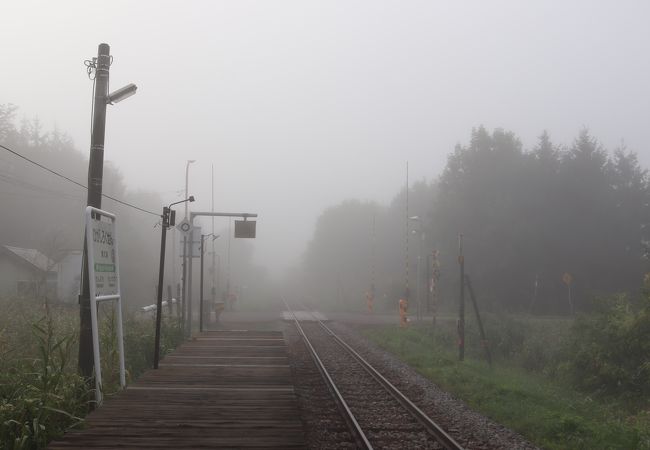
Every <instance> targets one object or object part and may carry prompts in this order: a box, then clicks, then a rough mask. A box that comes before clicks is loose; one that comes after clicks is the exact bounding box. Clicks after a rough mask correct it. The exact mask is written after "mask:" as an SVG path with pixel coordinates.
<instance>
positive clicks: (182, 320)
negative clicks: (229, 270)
mask: <svg viewBox="0 0 650 450" xmlns="http://www.w3.org/2000/svg"><path fill="white" fill-rule="evenodd" d="M194 162H196V160H195V159H188V160H187V162H186V163H185V198H187V196H188V192H187V191H188V187H189V175H190V164H192V163H194ZM187 206H188V205H187V203H185V217H184V218H185V219H187ZM190 245H192V243H191V242H190ZM190 253H191V252H190ZM182 266H183V267H182V272H183V278H182V280H181V285H182V287H181V289H182V291H183V294H182V295H181V300H182V301H183V304H182V306H181V328H182V329H183V332H184V330H185V310H186V308H187V302H186V301H185V299H186V298H187V283H186V281H185V280H186V279H187V235H184V236H183V263H182Z"/></svg>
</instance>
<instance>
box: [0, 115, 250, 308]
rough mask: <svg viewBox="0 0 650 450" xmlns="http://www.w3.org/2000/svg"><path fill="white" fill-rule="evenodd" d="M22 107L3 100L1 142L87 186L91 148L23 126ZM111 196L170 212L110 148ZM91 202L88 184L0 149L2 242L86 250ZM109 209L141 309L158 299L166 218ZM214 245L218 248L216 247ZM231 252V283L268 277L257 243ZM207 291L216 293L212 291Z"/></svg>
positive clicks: (130, 289)
mask: <svg viewBox="0 0 650 450" xmlns="http://www.w3.org/2000/svg"><path fill="white" fill-rule="evenodd" d="M17 110H18V108H17V107H16V106H14V105H11V104H0V144H3V145H5V146H7V147H9V148H10V149H12V150H14V151H16V152H18V153H20V154H21V155H23V156H25V157H27V158H29V159H31V160H33V161H36V162H38V163H39V164H42V165H43V166H46V167H48V168H50V169H52V170H54V171H56V172H58V173H60V174H62V175H64V176H66V177H68V178H70V179H72V180H74V181H77V182H79V183H81V184H83V185H86V183H87V178H88V154H87V152H83V153H82V152H80V151H79V150H78V149H77V148H75V146H74V143H73V142H72V140H71V139H70V137H69V136H68V135H66V134H65V133H64V132H61V131H59V130H57V129H55V130H52V131H46V130H44V128H43V126H42V124H41V123H40V121H39V120H38V119H37V118H34V119H22V120H21V121H20V123H18V120H17V117H16V116H17ZM179 172H180V170H179ZM182 184H183V180H182V179H180V178H179V180H177V181H176V182H173V181H170V191H171V190H174V188H176V187H178V186H180V185H182ZM103 193H104V194H108V195H110V196H112V197H115V198H118V199H120V200H122V201H124V202H127V203H130V204H132V205H135V206H137V207H139V208H143V209H145V210H148V211H150V212H153V213H156V214H160V213H161V211H162V206H163V199H162V198H161V196H160V195H159V194H158V193H155V192H151V191H143V190H138V191H133V190H130V189H128V187H127V185H126V184H125V181H124V179H123V177H122V175H121V173H120V171H119V169H118V168H117V167H115V166H114V165H113V164H112V163H111V162H110V146H109V147H107V149H106V153H105V161H104V179H103ZM86 199H87V191H86V189H84V188H82V187H79V186H77V185H75V184H72V183H70V182H69V181H66V180H64V179H62V178H60V177H57V176H55V175H53V174H51V173H48V172H46V171H44V170H43V169H42V168H39V167H37V166H35V165H33V164H30V163H29V162H27V161H25V160H23V159H21V158H19V157H17V156H16V155H13V154H11V153H9V152H7V151H5V150H4V149H0V206H1V209H2V214H0V245H11V246H17V247H25V248H35V249H38V250H40V251H41V252H43V253H44V254H46V255H48V256H49V257H50V258H51V259H52V260H53V261H55V262H56V261H58V260H59V259H61V258H62V257H63V256H64V255H65V253H66V252H67V251H69V250H81V249H82V248H83V213H84V210H85V207H86ZM102 207H103V208H104V209H106V210H108V211H111V212H113V213H115V214H116V215H117V218H118V232H119V251H120V272H121V285H122V294H123V297H124V301H125V304H126V305H127V307H136V306H143V305H146V304H151V303H154V301H155V293H156V291H155V288H156V285H157V282H158V264H159V255H160V253H159V252H160V217H158V216H157V215H154V214H147V213H144V212H142V211H139V210H136V209H134V208H131V207H127V206H124V205H121V204H119V203H116V202H114V201H113V200H111V199H107V198H103V199H102ZM178 217H180V218H181V219H182V211H180V214H179V215H178ZM179 220H180V219H179ZM217 226H218V227H220V228H223V230H222V231H221V235H222V237H221V239H219V241H217V244H218V250H217V252H219V253H220V255H219V257H218V258H217V263H218V262H221V264H220V266H221V267H220V268H221V272H222V273H221V279H222V289H225V281H226V277H227V273H228V271H227V260H226V257H225V255H226V250H227V240H228V239H227V236H228V234H227V233H228V230H227V225H226V228H224V224H223V223H218V224H217ZM203 232H204V233H209V231H205V229H204V231H203ZM174 239H177V240H179V241H180V236H179V233H168V241H167V252H166V255H167V256H166V257H167V265H166V275H165V285H167V284H174V281H173V279H172V277H173V275H174V274H175V275H176V279H177V280H178V281H180V269H179V268H178V264H179V262H177V263H176V266H177V267H176V270H174V268H173V263H172V261H173V259H172V258H173V256H174V243H173V240H174ZM175 245H176V254H175V256H176V259H177V260H180V256H179V255H180V253H181V249H180V244H179V243H176V244H175ZM207 248H209V249H211V246H207ZM231 256H232V261H233V263H232V265H231V266H232V267H231V270H230V272H231V276H232V281H231V284H232V285H233V286H234V287H238V286H239V285H243V284H244V283H245V282H246V281H247V280H248V278H247V279H246V280H244V281H241V280H240V279H239V278H238V277H240V278H241V277H244V276H245V274H246V276H248V275H249V274H250V273H251V272H254V274H253V275H250V277H252V279H253V280H259V279H261V278H262V274H261V270H260V269H259V268H254V267H253V264H252V248H250V244H248V243H242V242H233V243H232V249H231ZM207 261H208V262H207V263H206V265H210V266H209V267H210V268H211V261H212V258H211V257H208V260H207ZM217 268H219V267H216V268H215V269H217ZM194 269H195V271H196V272H195V274H194V280H196V283H195V292H198V280H199V272H198V269H199V264H198V260H197V263H196V264H194ZM207 270H208V269H207V268H206V271H207ZM207 289H208V292H209V289H210V288H209V287H208V288H207ZM233 289H234V288H233ZM165 292H166V289H165ZM173 292H174V293H175V290H174V291H173ZM195 297H198V294H197V295H195Z"/></svg>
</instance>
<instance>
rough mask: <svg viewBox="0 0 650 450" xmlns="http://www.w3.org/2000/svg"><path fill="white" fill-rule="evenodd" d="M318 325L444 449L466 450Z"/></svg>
mask: <svg viewBox="0 0 650 450" xmlns="http://www.w3.org/2000/svg"><path fill="white" fill-rule="evenodd" d="M318 324H319V325H320V326H321V327H323V329H324V330H325V331H326V332H327V333H329V334H330V335H331V336H332V337H333V338H334V340H335V341H336V342H337V343H338V344H339V345H340V346H341V347H343V348H344V349H345V350H347V352H348V353H349V354H350V355H352V356H353V357H354V359H356V360H357V362H359V364H361V366H362V367H363V368H364V369H365V370H366V372H368V373H369V374H370V375H371V376H372V377H373V378H374V379H375V380H377V382H378V383H379V384H381V385H382V387H383V388H384V389H386V391H387V392H388V393H389V394H390V395H392V396H393V398H395V400H397V401H398V402H399V404H400V405H402V406H403V407H404V409H406V410H407V411H409V412H410V413H411V415H412V416H413V417H415V418H416V419H417V420H418V422H420V423H421V424H422V426H424V428H426V430H427V432H428V433H429V434H430V435H431V436H433V437H434V438H435V439H436V441H438V443H439V444H440V445H442V446H443V447H444V448H446V449H448V450H464V449H463V447H462V446H461V445H460V444H459V443H458V442H456V441H455V440H454V438H452V437H451V436H450V435H449V434H447V432H446V431H445V430H443V429H442V428H441V427H440V426H439V425H438V424H437V423H435V422H434V421H433V420H432V419H431V418H430V417H429V416H427V415H426V413H425V412H424V411H422V410H421V409H420V408H418V407H417V405H416V404H415V403H413V402H412V401H411V400H409V399H408V397H406V396H405V395H404V394H403V393H402V391H400V390H399V389H398V388H397V387H395V385H393V384H392V383H391V382H390V381H388V380H387V379H386V378H385V377H384V376H383V375H382V374H381V373H379V371H378V370H377V369H375V368H374V367H373V366H372V365H371V364H370V363H369V362H368V361H366V360H365V359H364V358H363V356H361V355H360V354H359V353H357V352H356V351H355V350H354V349H353V348H352V347H350V346H349V345H348V344H347V343H346V342H345V341H344V340H343V339H341V338H340V337H339V336H337V335H336V333H334V332H333V331H332V330H331V329H330V328H329V327H328V326H327V325H325V324H324V323H323V321H321V320H318Z"/></svg>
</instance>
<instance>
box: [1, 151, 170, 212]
mask: <svg viewBox="0 0 650 450" xmlns="http://www.w3.org/2000/svg"><path fill="white" fill-rule="evenodd" d="M0 148H3V149H5V150H6V151H8V152H9V153H12V154H13V155H15V156H17V157H19V158H21V159H24V160H25V161H27V162H29V163H31V164H34V165H35V166H37V167H40V168H41V169H43V170H45V171H47V172H50V173H51V174H53V175H56V176H57V177H60V178H63V179H64V180H66V181H69V182H70V183H72V184H74V185H77V186H79V187H81V188H83V189H88V186H86V185H84V184H81V183H79V182H78V181H75V180H73V179H72V178H69V177H66V176H65V175H63V174H62V173H59V172H57V171H56V170H53V169H50V168H49V167H46V166H44V165H43V164H40V163H38V162H36V161H34V160H32V159H30V158H28V157H26V156H24V155H21V154H20V153H18V152H17V151H15V150H12V149H10V148H9V147H6V146H4V145H2V144H0ZM102 197H106V198H108V199H110V200H113V201H114V202H116V203H119V204H120V205H124V206H128V207H129V208H133V209H136V210H138V211H141V212H143V213H147V214H151V215H153V216H156V217H160V214H158V213H155V212H153V211H149V210H146V209H144V208H140V207H139V206H136V205H133V204H131V203H128V202H125V201H124V200H120V199H118V198H115V197H113V196H111V195H108V194H104V193H102Z"/></svg>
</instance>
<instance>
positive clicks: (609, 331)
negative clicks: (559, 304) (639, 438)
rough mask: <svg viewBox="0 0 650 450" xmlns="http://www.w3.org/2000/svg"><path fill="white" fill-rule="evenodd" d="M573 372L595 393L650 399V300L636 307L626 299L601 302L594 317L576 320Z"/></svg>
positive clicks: (646, 298)
mask: <svg viewBox="0 0 650 450" xmlns="http://www.w3.org/2000/svg"><path fill="white" fill-rule="evenodd" d="M569 344H570V345H569V347H568V348H569V359H568V371H569V376H570V377H571V380H572V381H573V383H574V385H575V386H576V387H578V388H580V389H583V390H586V391H590V392H601V393H605V394H614V395H623V396H626V397H628V398H630V399H633V398H636V399H637V400H638V399H647V398H648V397H649V396H650V296H649V295H648V294H647V293H646V295H644V297H643V299H642V301H641V304H640V305H638V306H637V307H635V305H633V304H632V302H631V301H630V300H629V298H628V297H627V296H625V295H617V296H613V297H608V298H604V299H598V300H597V301H595V308H594V311H593V313H592V314H589V315H585V316H581V317H579V318H578V319H576V322H575V324H574V326H573V329H572V335H571V342H570V343H569Z"/></svg>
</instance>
